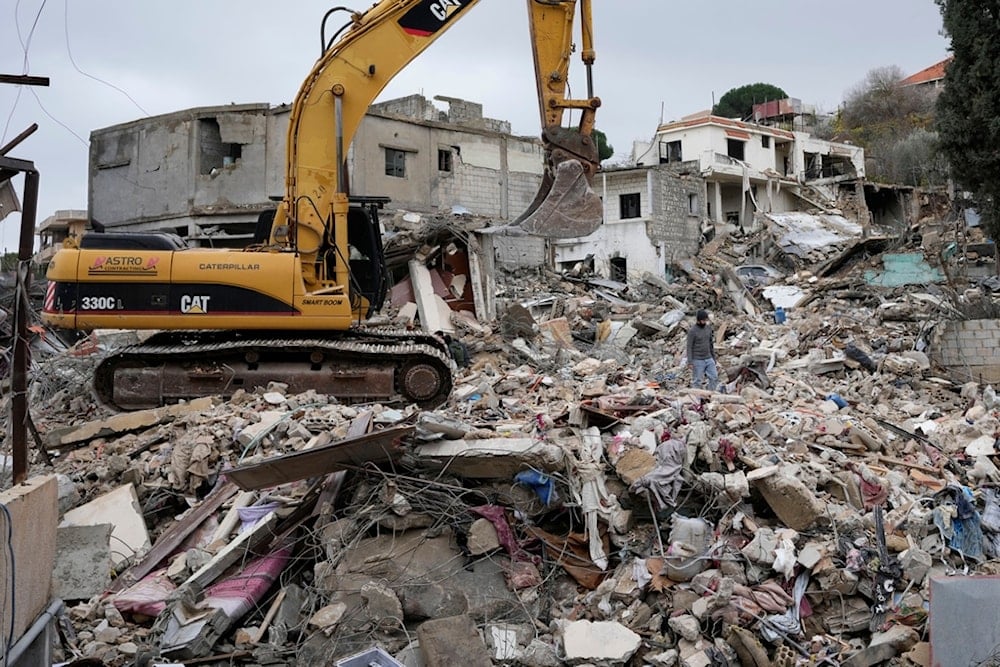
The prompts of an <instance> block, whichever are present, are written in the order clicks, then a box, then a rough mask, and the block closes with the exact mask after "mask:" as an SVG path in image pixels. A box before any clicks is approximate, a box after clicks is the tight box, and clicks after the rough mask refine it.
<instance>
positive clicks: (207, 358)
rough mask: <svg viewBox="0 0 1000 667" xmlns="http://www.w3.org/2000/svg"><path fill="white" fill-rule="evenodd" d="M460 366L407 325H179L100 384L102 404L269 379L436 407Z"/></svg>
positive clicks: (153, 400)
mask: <svg viewBox="0 0 1000 667" xmlns="http://www.w3.org/2000/svg"><path fill="white" fill-rule="evenodd" d="M262 333H264V334H265V335H262ZM453 368H454V363H453V362H452V361H451V358H450V357H449V356H448V354H447V352H446V351H445V348H444V347H443V344H442V343H441V342H439V341H438V340H437V339H435V338H433V337H431V336H428V335H426V334H419V333H412V332H405V331H404V332H397V331H392V330H385V329H373V330H365V331H363V332H347V333H341V334H338V335H337V336H335V337H328V338H327V337H321V336H319V337H313V338H296V337H291V336H288V335H287V333H286V334H285V335H281V334H278V335H274V336H269V335H266V332H248V333H245V334H234V333H228V332H227V333H221V332H218V333H213V332H204V331H199V332H185V331H178V332H164V333H160V334H157V335H155V336H153V337H152V338H150V339H149V340H147V341H146V342H145V343H141V344H138V345H133V346H130V347H127V348H123V349H121V350H119V351H117V352H115V353H113V354H111V355H109V356H107V357H105V358H104V359H103V360H102V361H101V362H100V364H99V365H98V367H97V369H96V372H95V375H94V389H95V392H96V394H97V397H98V399H99V400H100V401H101V402H102V403H104V404H105V405H108V406H109V407H112V408H115V409H118V410H141V409H147V408H152V407H158V406H161V405H166V404H168V403H175V402H177V401H179V400H182V399H183V400H190V399H193V398H198V397H201V396H226V397H228V396H231V395H232V394H233V393H234V392H236V391H237V390H238V389H245V390H247V391H252V390H253V389H254V388H255V387H258V386H260V387H266V386H267V384H268V383H269V382H282V383H284V384H287V385H288V391H289V392H290V393H300V392H303V391H307V390H309V389H314V390H315V391H317V392H319V393H322V394H330V395H333V396H336V397H337V399H338V400H340V401H343V402H345V403H368V402H375V401H378V402H383V403H417V404H418V405H420V406H421V407H424V408H433V407H437V406H439V405H441V404H442V403H444V402H445V401H446V400H447V399H448V396H449V394H450V393H451V387H452V377H451V376H452V370H453Z"/></svg>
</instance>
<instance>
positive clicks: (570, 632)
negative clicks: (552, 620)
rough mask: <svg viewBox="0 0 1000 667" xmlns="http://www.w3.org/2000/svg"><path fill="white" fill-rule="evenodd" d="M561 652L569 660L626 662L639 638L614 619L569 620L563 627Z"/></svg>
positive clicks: (636, 648)
mask: <svg viewBox="0 0 1000 667" xmlns="http://www.w3.org/2000/svg"><path fill="white" fill-rule="evenodd" d="M562 639H563V652H564V653H565V655H566V660H568V661H570V662H582V661H587V662H595V661H604V660H606V661H609V662H611V663H612V664H624V663H625V662H627V661H628V660H629V659H630V658H631V657H632V656H633V655H634V654H635V652H636V651H638V650H639V646H640V645H641V644H642V638H641V637H640V636H639V635H637V634H636V633H634V632H632V631H631V630H629V629H628V628H627V627H625V626H624V625H622V624H621V623H617V622H615V621H570V622H568V623H566V624H565V625H564V626H563V628H562Z"/></svg>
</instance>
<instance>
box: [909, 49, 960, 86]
mask: <svg viewBox="0 0 1000 667" xmlns="http://www.w3.org/2000/svg"><path fill="white" fill-rule="evenodd" d="M952 60H954V56H948V57H947V58H945V59H944V60H942V61H941V62H939V63H936V64H934V65H931V66H930V67H928V68H926V69H922V70H920V71H919V72H917V73H916V74H911V75H910V76H908V77H906V78H905V79H903V80H902V81H900V82H899V83H900V85H902V86H915V85H917V84H920V83H931V82H932V81H940V80H941V79H943V78H944V70H945V68H946V67H947V66H948V63H950V62H951V61H952Z"/></svg>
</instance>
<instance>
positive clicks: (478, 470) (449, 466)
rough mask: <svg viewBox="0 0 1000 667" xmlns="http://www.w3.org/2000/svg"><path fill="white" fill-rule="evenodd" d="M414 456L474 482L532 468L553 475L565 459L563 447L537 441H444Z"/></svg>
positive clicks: (419, 448) (420, 449)
mask: <svg viewBox="0 0 1000 667" xmlns="http://www.w3.org/2000/svg"><path fill="white" fill-rule="evenodd" d="M413 454H414V455H415V457H416V458H417V461H418V462H419V463H420V464H421V465H424V466H427V467H429V468H432V469H439V470H448V472H450V473H451V474H455V475H462V476H463V477H471V478H474V479H507V478H511V477H513V476H514V475H516V474H517V473H519V472H521V471H522V470H529V469H536V470H542V471H545V472H553V471H555V470H560V469H562V467H563V464H564V460H565V453H564V451H563V449H562V448H561V447H559V446H558V445H553V444H548V443H545V442H541V441H539V440H536V439H534V438H490V439H485V440H441V441H438V442H433V443H430V444H426V445H419V446H417V447H414V449H413Z"/></svg>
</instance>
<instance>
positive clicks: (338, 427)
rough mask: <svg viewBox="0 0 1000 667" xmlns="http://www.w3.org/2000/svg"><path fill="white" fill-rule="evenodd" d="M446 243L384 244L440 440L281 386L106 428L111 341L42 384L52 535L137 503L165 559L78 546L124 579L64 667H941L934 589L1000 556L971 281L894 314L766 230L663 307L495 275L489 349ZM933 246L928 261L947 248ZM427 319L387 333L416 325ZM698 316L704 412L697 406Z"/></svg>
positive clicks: (852, 277)
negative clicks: (446, 356) (425, 289)
mask: <svg viewBox="0 0 1000 667" xmlns="http://www.w3.org/2000/svg"><path fill="white" fill-rule="evenodd" d="M786 217H787V216H786ZM435 220H437V222H434V223H431V224H426V222H422V221H421V220H420V218H419V216H412V215H411V216H409V217H406V216H402V217H401V218H400V219H399V220H398V221H397V224H396V225H395V234H396V235H397V239H396V240H395V241H394V242H393V243H390V244H389V246H388V247H389V248H390V254H391V255H392V256H395V255H397V254H398V255H399V258H401V259H400V260H399V261H400V262H401V263H402V264H403V265H405V263H406V262H407V261H409V259H412V258H413V256H414V252H415V249H419V255H420V257H422V258H424V259H425V261H426V262H427V266H429V267H430V268H431V269H432V270H433V271H435V272H437V273H436V275H437V276H438V278H440V285H438V286H437V287H435V288H434V290H435V294H437V296H438V297H439V298H440V299H441V300H442V302H443V303H445V307H446V309H448V310H450V311H451V312H452V313H453V314H454V316H452V317H450V318H449V321H448V324H449V326H448V330H449V331H451V332H453V336H454V337H455V338H456V339H458V340H460V341H461V342H462V343H463V344H464V347H465V350H466V351H467V352H468V357H469V359H468V361H469V363H468V365H467V366H461V365H458V366H457V367H456V369H455V388H454V391H453V392H452V395H451V397H450V399H449V401H448V403H447V404H446V405H444V406H442V407H441V408H439V409H437V410H435V411H432V412H431V411H421V410H419V409H418V408H417V407H416V406H389V405H371V404H369V405H352V406H348V405H343V404H341V403H339V402H338V401H337V400H336V399H334V398H332V397H328V396H324V395H319V394H316V393H315V392H306V393H302V394H289V392H288V391H287V388H285V387H283V386H281V385H279V384H274V385H271V386H268V387H261V388H258V389H255V390H253V391H242V390H241V391H238V392H237V393H236V394H235V395H234V396H233V397H232V398H231V399H229V400H226V401H209V402H206V403H203V404H188V405H187V406H186V407H185V406H180V407H176V408H172V409H169V410H161V411H158V412H155V413H153V414H133V415H131V416H126V417H116V416H114V415H112V414H111V413H109V412H108V411H107V410H106V409H104V408H103V407H101V406H99V405H96V404H95V403H94V402H93V400H92V399H91V397H90V393H89V391H88V390H87V387H86V382H85V380H86V378H87V376H88V372H89V370H91V369H92V368H93V364H94V363H95V362H96V359H97V358H99V356H100V355H101V354H102V351H103V349H104V348H106V347H108V346H110V345H112V343H111V342H110V339H106V338H105V337H104V336H105V335H102V334H95V335H94V336H92V337H91V338H89V339H87V340H86V341H84V342H83V343H82V344H78V345H77V346H75V347H73V348H70V349H68V350H65V351H61V352H55V351H53V352H51V353H49V356H47V357H45V356H43V355H38V356H36V359H35V365H34V369H35V370H34V371H33V380H34V382H33V385H32V415H33V417H34V420H35V422H36V424H37V426H38V428H39V431H40V432H41V434H42V435H43V438H42V443H41V446H44V447H47V448H48V449H49V451H50V453H51V454H52V455H53V456H54V457H55V458H54V469H55V472H57V473H58V474H59V475H60V492H59V493H60V497H61V499H62V503H63V505H62V506H61V510H62V511H63V512H64V516H66V517H72V516H73V513H74V512H79V511H80V510H81V508H84V507H87V506H88V504H91V503H98V504H99V505H100V503H101V499H102V498H106V497H107V495H106V494H108V493H113V492H118V493H121V491H116V490H119V489H122V488H127V489H129V490H130V493H134V497H135V503H134V506H133V508H132V509H134V511H132V510H129V509H119V510H116V511H121V512H124V513H125V514H127V515H128V518H129V520H131V521H134V520H135V519H136V518H138V519H139V521H140V523H141V525H142V527H143V528H144V529H145V531H146V533H147V534H148V537H149V543H148V544H146V543H142V542H141V541H139V542H136V541H135V540H133V539H131V538H128V539H126V538H124V537H122V538H121V539H116V537H115V535H116V533H115V532H111V533H110V537H109V538H108V539H109V540H110V542H109V544H108V549H107V551H106V552H104V551H102V550H101V549H100V548H99V547H100V546H101V545H96V547H91V548H94V549H95V550H96V552H98V553H101V554H105V553H106V554H107V555H108V557H109V561H110V562H111V563H112V567H113V578H112V580H111V582H110V583H109V584H107V585H106V586H105V585H103V583H102V586H101V588H103V590H102V591H101V592H100V593H99V594H95V595H93V596H91V597H89V598H87V599H79V600H69V601H68V602H70V605H71V606H70V612H69V619H70V622H71V626H72V628H73V632H72V633H66V635H65V636H64V637H63V641H62V643H61V651H62V655H63V657H64V658H66V659H70V658H74V657H84V656H85V657H89V658H95V659H98V660H101V661H103V662H104V663H105V664H108V665H126V664H133V662H134V661H135V659H136V656H137V655H148V656H157V657H158V658H160V661H163V662H166V661H170V660H176V661H181V660H189V659H191V658H198V659H204V660H205V661H206V663H207V662H210V661H211V659H212V657H213V656H215V657H217V664H240V663H245V664H258V665H285V664H287V665H291V664H296V665H298V664H303V665H327V664H333V661H336V660H338V659H342V658H347V657H350V656H356V655H359V654H364V653H365V652H368V651H378V652H379V653H378V655H380V656H381V655H383V654H384V655H385V656H395V658H396V659H399V660H402V661H405V662H406V664H418V659H420V660H424V661H426V664H450V663H451V661H452V660H453V657H454V656H455V655H461V656H462V659H463V660H464V661H465V662H470V663H473V662H474V663H476V664H513V665H529V666H532V667H534V666H541V665H557V664H566V663H577V662H586V663H589V664H651V665H677V664H685V665H720V664H729V665H737V664H744V665H800V664H802V665H804V664H827V665H841V664H843V665H848V664H866V665H867V664H880V663H884V662H885V661H889V660H892V661H895V662H894V663H893V664H916V665H924V664H928V663H927V655H928V642H929V641H930V640H929V638H928V634H927V630H928V627H929V623H928V612H929V610H932V607H931V606H930V599H929V592H930V587H931V585H932V582H933V581H935V580H938V579H939V578H941V577H953V576H966V575H973V574H994V573H995V572H996V570H997V568H996V565H995V564H996V562H997V557H998V554H1000V520H997V517H998V516H1000V494H998V493H997V492H996V489H995V488H994V487H995V486H996V485H997V484H998V483H1000V469H998V467H997V456H998V455H1000V453H998V450H997V447H996V445H997V434H998V433H1000V414H998V407H1000V401H998V399H997V397H996V392H995V391H994V388H993V387H992V386H991V385H990V384H989V383H988V382H979V381H978V380H977V379H976V378H968V377H965V378H963V377H961V374H958V375H956V374H955V371H954V369H951V368H945V367H942V366H940V365H939V359H938V357H937V356H936V354H935V350H936V349H937V347H938V346H940V345H941V342H940V337H941V335H942V334H941V331H942V327H943V325H944V324H945V323H947V322H954V321H959V320H963V319H966V318H967V317H968V315H970V314H974V313H979V314H986V315H990V314H991V313H994V312H995V306H994V304H993V298H994V296H993V293H992V291H990V290H989V289H980V288H979V287H975V286H972V285H968V284H963V283H961V282H959V281H958V279H957V278H955V276H957V275H958V271H957V269H959V268H961V267H959V266H957V264H956V262H966V261H968V260H969V255H968V254H955V255H952V257H953V259H951V260H947V259H946V260H945V263H944V264H941V265H940V266H937V267H935V268H940V269H941V271H942V273H943V274H945V275H947V276H948V280H946V281H945V283H938V282H935V281H928V282H926V283H920V284H915V285H903V286H892V285H891V284H889V283H887V282H886V281H885V280H871V279H866V277H865V276H866V275H868V276H869V277H870V276H872V275H883V273H882V272H883V271H884V270H885V266H886V265H885V264H884V263H883V261H882V253H883V251H884V250H886V249H888V248H889V244H887V243H883V245H882V246H881V249H879V246H877V244H875V243H874V242H873V241H872V240H871V239H870V238H868V239H865V238H862V237H861V235H858V234H854V233H853V228H851V229H850V230H848V231H850V232H851V233H849V234H842V235H841V236H842V237H843V238H840V240H839V241H838V244H839V245H837V247H836V248H832V247H826V246H824V247H813V246H814V245H815V244H813V245H809V244H806V243H805V241H804V240H803V238H802V234H801V233H799V232H801V229H800V227H801V224H799V225H798V227H796V226H795V225H792V226H791V227H790V226H789V224H787V223H788V220H785V219H784V218H782V219H781V220H777V219H776V218H775V217H774V216H772V217H771V219H770V220H771V222H770V224H768V223H765V224H764V225H762V227H761V229H760V230H758V231H754V232H750V233H746V234H738V235H734V236H729V237H722V238H718V239H715V240H713V241H712V242H711V248H710V249H711V252H706V253H703V255H702V257H700V258H696V259H691V260H685V261H682V262H679V263H677V264H675V265H674V266H673V267H672V271H671V273H670V279H667V278H665V277H656V276H643V277H638V278H636V279H634V280H632V279H630V280H628V281H624V282H623V281H609V280H606V279H603V278H601V277H599V276H593V275H588V273H587V270H586V267H585V266H583V265H581V266H577V267H573V268H572V269H570V270H568V271H567V272H566V273H564V274H557V273H553V272H550V271H547V270H538V271H536V272H533V273H526V272H523V271H522V272H520V273H517V274H503V275H502V276H496V277H495V287H496V290H495V294H494V298H495V305H496V308H497V317H496V319H495V320H493V319H490V318H486V317H477V316H476V312H477V308H476V307H475V305H476V304H475V299H474V298H473V297H472V295H471V292H470V290H471V288H470V287H469V283H468V282H467V281H466V280H465V279H464V278H460V277H457V276H459V275H466V274H463V273H462V272H461V271H449V270H445V269H446V266H447V267H454V266H458V265H460V262H459V261H458V260H459V258H464V257H467V256H468V255H470V254H474V253H475V247H474V245H475V244H474V234H472V232H473V231H474V230H475V229H476V228H477V227H476V224H474V223H475V221H468V220H462V219H461V218H454V217H452V218H448V219H443V218H442V219H435ZM796 220H797V219H796ZM779 222H780V223H781V224H780V225H779V224H778V223H779ZM792 222H795V220H793V221H792ZM799 222H801V221H799ZM827 222H829V221H827ZM835 222H838V224H839V219H838V220H837V221H835ZM841 226H842V225H841ZM789 230H791V231H789ZM792 232H796V233H795V234H792ZM838 238H839V237H838ZM456 239H457V241H458V242H456ZM776 241H777V242H776ZM908 241H909V242H912V243H910V244H909V245H907V244H908ZM916 241H917V240H916V239H906V238H901V239H897V241H896V242H895V243H894V247H893V251H901V250H909V251H917V250H919V249H920V248H921V246H917V245H916ZM920 241H921V242H922V243H923V246H922V248H923V250H924V253H923V257H924V258H925V259H926V260H927V261H929V262H932V263H933V262H938V263H940V262H941V261H942V260H941V258H942V257H945V256H946V255H947V253H942V252H941V250H942V248H944V247H947V246H948V244H949V243H951V242H953V239H952V238H949V237H948V235H947V233H945V234H939V235H938V236H937V237H935V238H934V241H933V242H934V243H937V244H939V245H938V246H934V247H930V246H929V245H928V244H929V243H931V241H930V239H929V238H928V237H926V236H925V237H924V238H923V239H921V240H920ZM807 246H808V248H807V250H808V251H803V248H806V247H807ZM406 248H409V250H407V249H406ZM800 251H801V252H800ZM402 258H405V259H402ZM434 258H439V259H440V258H446V261H438V260H436V259H434ZM436 261H437V262H438V263H437V264H435V262H436ZM755 266H765V267H768V269H767V270H749V269H748V268H747V267H755ZM741 267H742V270H740V269H741ZM893 275H894V276H895V275H898V272H897V273H895V274H893ZM438 278H435V285H437V284H438ZM403 282H404V283H405V282H406V281H405V280H404V281H403ZM890 282H892V281H890ZM442 286H443V287H442ZM439 292H440V293H439ZM410 295H412V285H405V284H401V286H399V289H398V290H396V291H395V293H394V298H393V304H392V305H391V306H390V307H389V310H388V312H387V313H385V317H384V319H385V320H386V321H393V322H396V323H398V324H399V323H401V324H405V325H412V326H416V325H418V324H422V323H421V322H420V321H419V318H420V314H419V309H415V308H413V307H412V306H411V305H410V304H411V303H413V302H412V300H411V299H410V298H409V296H410ZM779 307H780V310H779ZM699 309H707V310H709V311H710V313H711V320H712V324H713V326H714V333H715V349H716V352H717V362H718V366H719V378H720V387H719V391H715V392H713V391H707V390H702V389H691V388H689V384H690V379H691V378H690V370H689V368H688V363H687V362H688V360H687V359H685V344H684V341H685V336H686V332H687V330H688V328H689V327H690V326H692V322H693V315H694V313H695V311H697V310H699ZM443 313H444V314H446V313H445V311H443V310H436V311H435V313H434V316H435V317H440V316H441V315H442V314H443ZM68 434H72V435H68ZM358 443H371V447H376V446H377V447H379V448H381V449H379V451H378V452H372V451H370V450H364V449H357V448H354V449H352V447H355V446H356V445H357V444H358ZM303 461H305V462H306V463H302V462H303ZM310 462H314V463H310ZM34 467H35V469H38V470H42V469H43V468H44V466H43V463H42V462H41V460H40V459H39V461H38V462H36V463H35V464H34ZM230 470H233V471H246V470H252V471H254V475H255V476H254V477H253V483H252V484H249V485H248V484H247V483H246V482H245V480H240V478H239V473H238V472H234V473H233V478H232V480H231V479H229V478H228V477H227V471H230ZM237 480H240V481H241V486H242V487H243V489H244V490H243V491H239V489H237V488H236V486H235V485H234V484H233V482H234V481H237ZM119 518H120V517H118V516H116V515H115V514H114V512H112V513H111V515H110V516H109V515H107V514H105V513H102V514H101V515H100V517H98V518H97V519H95V521H94V523H98V524H99V525H100V524H102V523H104V522H108V523H111V524H115V528H118V526H117V524H118V523H119ZM122 522H124V519H122ZM87 525H90V524H87ZM92 533H93V534H91V535H90V536H89V538H88V544H91V543H92V542H93V539H94V536H95V535H97V536H103V535H104V534H105V533H104V532H100V530H97V531H96V532H94V531H92ZM120 542H121V543H125V544H127V548H125V547H124V546H123V545H122V544H120ZM101 557H102V558H103V557H104V556H103V555H102V556H101ZM76 589H78V590H88V589H87V587H86V586H84V587H82V588H80V587H76ZM380 664H381V663H380Z"/></svg>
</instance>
